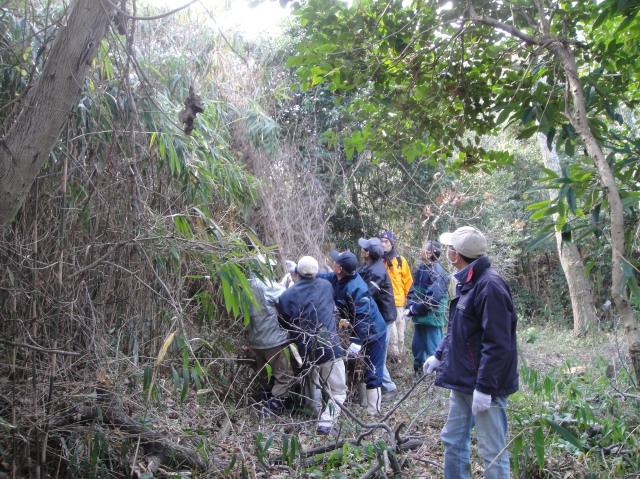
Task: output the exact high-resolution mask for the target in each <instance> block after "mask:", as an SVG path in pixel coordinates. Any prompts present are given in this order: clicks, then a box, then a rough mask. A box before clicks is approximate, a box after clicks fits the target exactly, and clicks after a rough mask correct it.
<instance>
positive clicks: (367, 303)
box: [318, 250, 387, 416]
mask: <svg viewBox="0 0 640 479" xmlns="http://www.w3.org/2000/svg"><path fill="white" fill-rule="evenodd" d="M331 258H332V259H333V273H320V274H318V278H324V279H326V280H328V281H329V282H330V283H331V285H332V286H333V296H334V299H335V302H336V307H337V308H338V311H339V313H340V317H341V318H345V319H347V320H349V322H350V323H351V325H352V326H353V330H354V332H355V335H354V336H353V337H352V338H351V344H350V345H349V349H348V350H347V354H348V355H349V356H351V357H357V356H359V355H361V356H363V357H364V361H365V363H366V365H367V371H366V372H365V377H364V379H365V383H366V393H365V394H366V399H367V414H369V415H370V416H375V415H377V414H379V412H380V401H381V399H382V391H381V389H380V388H381V386H382V375H383V369H384V357H385V355H386V347H387V345H386V339H387V338H386V336H387V326H386V324H385V322H384V319H382V315H381V314H380V311H379V310H378V306H377V305H376V302H375V301H374V300H373V298H372V297H371V295H370V294H369V288H368V287H367V285H366V283H365V282H364V280H363V279H362V278H361V277H360V275H359V274H358V273H356V269H357V268H358V260H357V259H356V257H355V255H354V254H353V253H352V252H350V251H343V252H342V253H339V252H337V251H336V250H333V251H331Z"/></svg>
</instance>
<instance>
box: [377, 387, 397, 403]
mask: <svg viewBox="0 0 640 479" xmlns="http://www.w3.org/2000/svg"><path fill="white" fill-rule="evenodd" d="M397 397H398V391H397V390H395V389H394V390H393V391H385V392H383V393H382V399H381V400H380V402H391V401H393V400H394V399H395V398H397Z"/></svg>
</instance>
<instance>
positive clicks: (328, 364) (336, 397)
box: [278, 256, 347, 435]
mask: <svg viewBox="0 0 640 479" xmlns="http://www.w3.org/2000/svg"><path fill="white" fill-rule="evenodd" d="M287 270H288V271H289V273H294V272H295V273H297V274H298V275H299V276H300V281H298V282H297V283H295V284H294V285H293V286H291V287H290V288H289V289H287V290H286V291H285V292H284V293H282V295H281V296H280V301H279V303H278V320H279V321H280V324H281V325H282V327H283V328H285V329H286V330H287V331H289V335H290V337H291V339H292V340H293V341H294V342H295V343H296V346H297V347H298V352H299V354H300V356H301V358H302V361H303V364H304V365H308V366H309V367H310V371H311V372H310V374H311V378H310V379H311V384H312V386H313V385H320V382H322V383H323V384H324V385H325V387H326V388H327V390H328V392H329V397H330V399H329V401H328V402H327V405H326V407H325V408H324V410H323V411H322V413H321V414H320V421H319V422H318V428H317V430H316V433H317V434H320V435H328V434H332V433H333V432H334V431H333V424H334V423H335V420H336V418H337V417H338V416H339V415H340V412H341V409H340V407H339V406H337V405H336V404H333V403H334V402H336V403H339V404H342V403H344V401H345V400H346V398H347V384H346V377H345V369H344V361H343V360H342V357H343V356H344V351H343V350H342V348H341V347H340V338H339V337H338V333H337V332H336V321H335V319H334V317H333V308H334V302H333V289H332V288H331V284H329V282H328V281H326V280H324V279H320V278H317V277H316V275H317V274H318V262H317V261H316V260H315V258H312V257H311V256H303V257H302V258H300V260H299V261H298V264H297V265H296V264H295V263H293V262H291V261H287ZM311 392H312V394H311V396H312V397H311V398H310V399H312V400H315V401H316V406H315V408H314V409H316V410H319V409H321V404H320V401H321V400H322V394H321V392H320V390H318V389H317V388H314V387H312V388H311Z"/></svg>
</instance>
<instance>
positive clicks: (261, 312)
mask: <svg viewBox="0 0 640 479" xmlns="http://www.w3.org/2000/svg"><path fill="white" fill-rule="evenodd" d="M257 259H258V260H259V261H260V262H261V263H262V264H264V265H265V266H266V265H267V264H271V265H274V264H275V263H274V262H273V261H272V260H269V259H267V258H266V257H264V256H263V255H258V257H257ZM249 285H250V286H251V292H252V293H253V297H254V299H255V300H256V303H258V305H257V307H256V306H255V305H254V304H253V303H249V318H250V319H249V324H248V325H247V330H248V333H249V344H250V345H251V348H252V349H253V351H254V352H255V355H256V363H257V366H258V376H259V378H260V379H261V382H262V383H263V387H264V389H265V391H264V392H263V393H261V396H262V397H263V398H264V399H267V400H268V401H267V403H266V405H267V407H268V408H269V409H271V410H274V411H281V410H282V409H284V407H285V403H286V402H287V401H288V399H289V397H288V393H289V387H290V386H291V384H292V383H293V380H294V375H293V370H292V368H291V363H290V362H289V360H288V359H287V356H286V355H285V353H284V349H285V348H287V346H288V345H289V343H290V340H289V334H288V333H287V332H286V331H285V330H284V329H282V328H281V327H280V325H279V324H278V314H277V312H276V308H275V304H276V303H277V302H278V298H280V295H281V294H282V293H284V291H285V290H286V288H285V287H284V286H282V285H281V284H280V283H276V282H273V281H271V280H270V279H268V278H264V279H261V278H258V277H257V276H256V274H255V273H253V272H252V273H251V275H250V276H249ZM267 364H268V365H269V366H270V367H271V379H272V382H273V387H272V388H271V389H270V390H269V387H268V384H267V379H268V375H267V373H266V366H267Z"/></svg>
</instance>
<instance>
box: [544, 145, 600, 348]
mask: <svg viewBox="0 0 640 479" xmlns="http://www.w3.org/2000/svg"><path fill="white" fill-rule="evenodd" d="M538 143H539V144H540V151H541V152H542V159H543V160H544V166H545V167H547V168H549V169H550V170H553V171H555V172H557V173H560V162H559V161H558V154H557V152H556V149H555V146H554V148H553V150H552V151H549V148H548V147H547V137H546V136H545V135H544V134H543V133H538ZM556 196H558V194H557V192H555V191H554V190H549V198H550V199H551V200H554V199H555V198H556ZM557 217H558V215H557V214H554V215H553V219H554V221H555V220H556V219H557ZM556 242H557V244H558V256H559V257H560V264H562V270H563V271H564V276H565V278H567V285H568V286H569V296H570V297H571V308H572V310H573V335H574V336H580V335H582V334H583V333H584V332H585V331H587V330H588V329H590V328H593V327H595V325H596V324H597V321H598V319H597V318H596V314H595V307H594V302H593V294H592V292H591V284H590V283H589V279H588V278H586V277H585V274H584V264H583V263H582V258H581V257H580V253H579V252H578V247H577V246H576V245H575V244H573V243H564V244H563V242H562V233H561V232H560V231H556Z"/></svg>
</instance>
